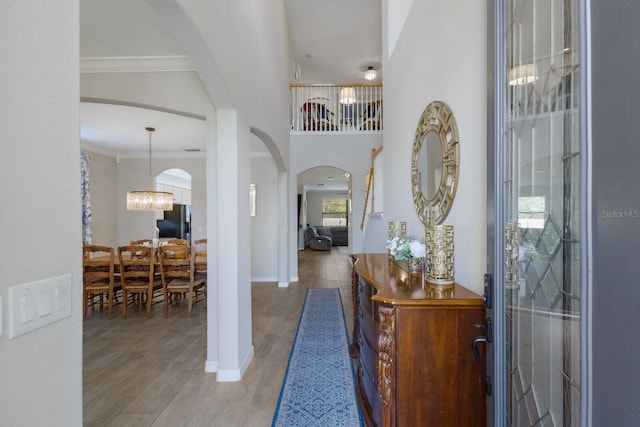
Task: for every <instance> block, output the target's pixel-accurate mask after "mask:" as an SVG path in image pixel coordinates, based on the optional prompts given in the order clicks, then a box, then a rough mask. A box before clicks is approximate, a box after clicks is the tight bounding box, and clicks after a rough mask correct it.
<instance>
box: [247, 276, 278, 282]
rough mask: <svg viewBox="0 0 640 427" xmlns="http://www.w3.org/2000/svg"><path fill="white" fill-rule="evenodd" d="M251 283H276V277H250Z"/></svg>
mask: <svg viewBox="0 0 640 427" xmlns="http://www.w3.org/2000/svg"><path fill="white" fill-rule="evenodd" d="M251 281H252V282H277V281H278V278H277V277H252V278H251Z"/></svg>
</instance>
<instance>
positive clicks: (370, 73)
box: [364, 67, 378, 80]
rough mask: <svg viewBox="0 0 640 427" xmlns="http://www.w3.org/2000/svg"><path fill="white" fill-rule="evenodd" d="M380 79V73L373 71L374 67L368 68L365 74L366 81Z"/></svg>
mask: <svg viewBox="0 0 640 427" xmlns="http://www.w3.org/2000/svg"><path fill="white" fill-rule="evenodd" d="M376 77H378V72H377V71H376V70H374V69H373V67H369V68H367V71H365V72H364V79H365V80H373V79H375V78H376Z"/></svg>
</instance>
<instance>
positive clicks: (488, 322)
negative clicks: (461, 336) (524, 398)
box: [471, 317, 493, 396]
mask: <svg viewBox="0 0 640 427" xmlns="http://www.w3.org/2000/svg"><path fill="white" fill-rule="evenodd" d="M485 321H486V324H484V325H482V324H479V323H477V324H475V325H474V326H475V327H476V328H480V329H484V331H485V333H486V335H483V336H479V337H475V338H474V339H473V340H471V348H472V349H473V355H474V356H475V357H476V361H477V362H478V366H480V371H481V372H482V376H483V378H484V382H485V385H486V390H485V392H486V393H487V396H491V394H492V392H493V390H492V389H493V383H492V381H491V377H490V376H489V375H487V369H486V366H485V364H484V362H483V361H482V357H480V350H479V349H478V344H479V343H481V342H483V343H485V344H486V343H488V342H491V341H492V340H493V331H492V329H493V326H492V322H491V318H489V317H487V318H486V320H485Z"/></svg>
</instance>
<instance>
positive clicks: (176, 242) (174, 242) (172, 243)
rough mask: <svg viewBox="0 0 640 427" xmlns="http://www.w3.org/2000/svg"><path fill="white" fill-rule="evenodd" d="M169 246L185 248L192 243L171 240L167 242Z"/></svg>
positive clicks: (182, 240) (184, 240) (183, 240)
mask: <svg viewBox="0 0 640 427" xmlns="http://www.w3.org/2000/svg"><path fill="white" fill-rule="evenodd" d="M166 244H167V245H183V246H191V242H190V241H188V240H187V239H169V240H167V243H166Z"/></svg>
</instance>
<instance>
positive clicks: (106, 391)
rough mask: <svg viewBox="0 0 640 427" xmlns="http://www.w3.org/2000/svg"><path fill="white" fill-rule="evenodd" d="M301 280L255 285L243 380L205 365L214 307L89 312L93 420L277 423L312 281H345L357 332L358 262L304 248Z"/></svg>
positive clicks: (88, 407) (87, 374) (87, 396)
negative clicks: (109, 315)
mask: <svg viewBox="0 0 640 427" xmlns="http://www.w3.org/2000/svg"><path fill="white" fill-rule="evenodd" d="M298 274H299V279H300V280H299V282H298V283H292V284H291V285H290V286H289V287H288V288H278V287H277V284H276V283H254V284H252V324H253V345H254V350H255V355H254V358H253V361H252V362H251V365H250V366H249V368H248V370H247V372H246V373H245V375H244V377H243V379H242V381H239V382H227V383H221V382H217V381H216V376H215V374H207V373H205V372H204V363H205V359H206V325H205V322H206V311H205V307H204V305H203V303H199V304H196V305H195V306H194V312H193V314H192V315H191V316H188V314H187V312H186V305H185V304H182V305H181V306H180V307H178V308H176V309H175V310H173V311H172V313H171V315H170V317H169V318H168V319H165V318H164V315H163V312H162V305H161V304H158V305H155V306H153V309H152V314H151V318H150V319H146V317H145V313H144V310H141V311H137V310H136V309H131V310H130V311H129V313H128V318H127V320H123V319H122V306H118V307H116V308H115V309H114V315H113V319H111V320H107V319H106V311H105V312H100V311H93V312H92V311H89V313H88V317H87V320H86V321H85V322H84V337H83V352H84V353H83V359H84V365H83V407H84V425H85V426H117V427H126V426H132V427H134V426H135V427H144V426H154V427H158V426H171V427H177V426H191V427H196V426H225V427H226V426H231V427H236V426H243V427H244V426H270V425H271V421H272V418H273V414H274V411H275V407H276V404H277V402H278V396H279V394H280V386H281V385H282V379H283V377H284V373H285V370H286V367H287V362H288V358H289V353H290V351H291V345H292V343H293V339H294V336H295V332H296V328H297V326H298V320H299V317H300V311H301V310H302V305H303V303H304V297H305V295H306V290H307V289H308V288H340V290H341V296H342V302H343V305H344V308H345V317H346V320H347V329H348V330H349V334H350V333H351V325H352V322H351V319H352V318H353V317H352V313H353V310H352V303H351V268H350V264H349V261H348V257H347V255H346V254H343V253H341V252H340V251H339V250H338V248H336V247H334V248H333V249H332V250H331V251H330V252H323V251H312V250H310V249H307V250H305V251H300V252H299V256H298Z"/></svg>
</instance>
